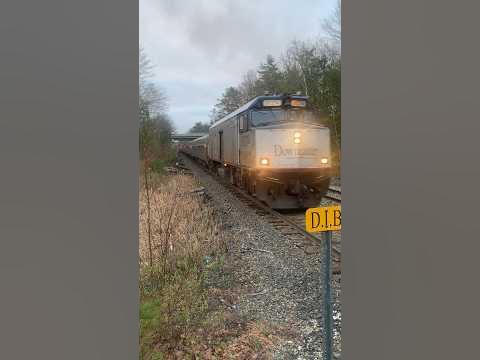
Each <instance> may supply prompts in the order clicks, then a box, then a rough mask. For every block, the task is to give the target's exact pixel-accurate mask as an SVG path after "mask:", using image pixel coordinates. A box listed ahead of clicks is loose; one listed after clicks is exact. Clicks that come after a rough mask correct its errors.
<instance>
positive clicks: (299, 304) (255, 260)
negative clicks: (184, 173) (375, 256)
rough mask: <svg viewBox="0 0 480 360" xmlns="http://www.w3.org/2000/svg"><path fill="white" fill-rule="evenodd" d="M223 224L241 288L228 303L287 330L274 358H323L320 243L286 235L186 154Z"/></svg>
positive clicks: (230, 265)
mask: <svg viewBox="0 0 480 360" xmlns="http://www.w3.org/2000/svg"><path fill="white" fill-rule="evenodd" d="M184 163H185V165H187V167H189V168H190V169H191V170H192V172H193V174H194V176H195V177H196V178H197V179H198V180H199V181H200V182H201V184H202V186H203V187H204V188H205V192H206V194H207V196H208V197H209V200H210V201H211V202H212V203H213V206H214V208H215V209H217V214H218V216H219V217H220V218H221V222H222V223H223V224H224V232H225V236H226V238H227V257H226V259H225V265H226V266H225V268H226V269H228V271H229V272H231V274H229V278H231V282H230V284H229V286H230V287H231V288H232V289H235V291H236V292H237V293H238V296H237V297H236V298H235V300H234V301H233V303H232V304H229V305H228V306H229V308H230V309H231V310H233V311H235V312H236V313H237V314H238V315H239V316H240V317H242V318H244V319H247V320H249V321H261V322H266V323H268V324H271V325H272V326H273V327H275V328H278V329H282V331H280V332H279V334H280V336H279V337H278V339H279V340H278V341H277V342H275V345H274V347H273V349H272V354H271V357H272V358H273V359H321V349H322V345H321V342H322V337H321V324H322V313H321V262H320V259H321V247H320V244H319V243H312V244H311V245H309V247H308V252H306V251H304V249H303V248H302V247H301V246H299V244H297V243H295V241H294V240H289V239H287V238H285V237H284V236H282V235H281V234H280V233H279V232H278V231H277V230H276V229H275V228H273V227H272V226H271V225H270V224H268V223H267V222H265V221H263V220H262V219H261V218H259V217H258V216H256V214H255V213H254V212H253V211H252V210H251V209H249V208H247V207H246V206H245V205H244V204H243V203H241V202H240V201H239V200H238V199H237V198H235V196H234V195H233V194H231V193H230V192H229V191H228V190H227V189H226V188H224V187H223V186H222V185H221V184H219V183H218V182H216V181H215V180H214V179H213V178H212V177H211V176H210V175H208V174H206V173H205V172H204V170H203V169H201V168H200V167H199V166H198V165H197V164H195V163H193V162H192V161H191V160H189V159H184ZM334 280H335V281H334V283H333V284H332V286H333V293H334V299H335V304H334V311H335V315H334V318H335V351H336V352H340V304H339V295H340V277H339V276H334Z"/></svg>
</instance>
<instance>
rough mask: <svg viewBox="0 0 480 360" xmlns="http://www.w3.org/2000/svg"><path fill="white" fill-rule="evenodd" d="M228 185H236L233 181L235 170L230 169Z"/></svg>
mask: <svg viewBox="0 0 480 360" xmlns="http://www.w3.org/2000/svg"><path fill="white" fill-rule="evenodd" d="M229 173H230V184H232V185H236V181H235V177H236V175H237V174H236V173H235V169H234V168H230V171H229Z"/></svg>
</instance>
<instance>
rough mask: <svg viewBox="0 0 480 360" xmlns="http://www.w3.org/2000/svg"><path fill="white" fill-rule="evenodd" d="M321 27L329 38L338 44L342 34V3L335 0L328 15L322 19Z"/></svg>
mask: <svg viewBox="0 0 480 360" xmlns="http://www.w3.org/2000/svg"><path fill="white" fill-rule="evenodd" d="M322 28H323V30H324V31H325V32H326V33H327V35H328V38H329V40H331V41H332V42H333V43H334V44H335V45H337V46H340V42H341V39H342V37H341V34H342V3H341V0H337V4H336V6H335V8H334V9H333V12H332V13H331V14H330V16H329V17H328V18H327V19H325V20H323V22H322Z"/></svg>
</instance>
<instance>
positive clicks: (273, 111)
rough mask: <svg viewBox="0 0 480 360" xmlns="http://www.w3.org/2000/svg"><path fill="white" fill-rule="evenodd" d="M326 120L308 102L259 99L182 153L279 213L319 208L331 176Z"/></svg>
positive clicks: (292, 98) (292, 97) (185, 146)
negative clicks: (227, 179)
mask: <svg viewBox="0 0 480 360" xmlns="http://www.w3.org/2000/svg"><path fill="white" fill-rule="evenodd" d="M323 120H324V117H323V116H322V115H321V114H318V113H315V112H314V111H312V110H311V109H310V108H309V106H308V97H306V96H301V95H270V96H258V97H256V98H254V99H253V100H251V101H249V102H248V103H246V104H245V105H243V106H242V107H240V108H239V109H237V110H236V111H234V112H232V113H230V114H228V115H227V116H225V117H224V118H222V119H220V120H219V121H217V122H216V123H214V124H213V125H212V126H211V127H210V129H209V133H208V134H207V135H205V136H202V137H201V138H198V139H196V140H194V141H190V142H188V143H186V144H183V145H182V147H181V149H180V151H182V152H184V153H186V154H187V155H189V156H190V157H192V158H194V159H196V160H197V161H199V162H202V163H203V164H204V165H205V166H208V168H209V169H211V170H213V171H215V172H217V173H218V174H219V175H221V176H225V177H227V178H229V180H230V182H231V183H232V184H234V185H236V186H239V187H242V188H245V189H246V190H247V191H248V192H249V193H250V194H252V195H254V196H256V197H257V198H258V199H259V200H261V201H263V202H264V203H266V204H267V205H269V206H270V207H272V208H274V209H296V208H308V207H315V206H317V205H318V204H319V203H320V200H321V198H322V196H323V195H324V194H325V193H326V191H327V190H328V186H329V184H330V177H331V170H332V164H331V149H330V131H329V129H328V127H327V126H325V125H324V121H323Z"/></svg>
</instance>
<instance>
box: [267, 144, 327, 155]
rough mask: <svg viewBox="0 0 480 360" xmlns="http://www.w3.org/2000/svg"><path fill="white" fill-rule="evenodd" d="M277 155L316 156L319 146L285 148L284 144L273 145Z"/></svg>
mask: <svg viewBox="0 0 480 360" xmlns="http://www.w3.org/2000/svg"><path fill="white" fill-rule="evenodd" d="M273 148H274V151H273V152H274V154H275V156H315V155H317V154H318V149H317V148H313V147H311V148H283V147H282V145H277V144H275V145H273Z"/></svg>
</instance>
